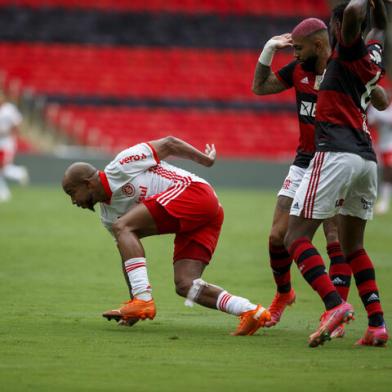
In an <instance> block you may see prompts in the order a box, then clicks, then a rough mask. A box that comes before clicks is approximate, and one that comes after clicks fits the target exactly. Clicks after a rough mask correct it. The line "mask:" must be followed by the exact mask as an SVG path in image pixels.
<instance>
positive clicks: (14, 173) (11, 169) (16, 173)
mask: <svg viewBox="0 0 392 392" xmlns="http://www.w3.org/2000/svg"><path fill="white" fill-rule="evenodd" d="M4 176H5V177H6V178H7V179H8V180H11V181H16V182H18V183H19V184H20V185H27V184H28V183H29V180H30V179H29V173H28V172H27V169H26V168H25V167H24V166H19V165H14V164H13V163H10V164H8V165H7V166H6V167H5V168H4Z"/></svg>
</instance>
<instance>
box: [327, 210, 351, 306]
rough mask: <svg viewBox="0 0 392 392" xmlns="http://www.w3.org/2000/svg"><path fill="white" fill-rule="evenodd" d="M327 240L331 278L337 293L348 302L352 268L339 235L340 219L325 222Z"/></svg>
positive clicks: (330, 219) (335, 218)
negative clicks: (345, 255) (347, 261)
mask: <svg viewBox="0 0 392 392" xmlns="http://www.w3.org/2000/svg"><path fill="white" fill-rule="evenodd" d="M323 229H324V235H325V239H326V241H327V253H328V256H329V259H330V266H329V277H330V278H331V280H332V283H333V284H334V286H335V288H336V290H337V292H338V293H339V295H340V296H341V297H342V299H343V300H344V301H347V297H348V292H349V290H350V282H351V267H350V264H348V263H346V259H345V257H344V255H343V251H342V249H341V244H340V241H339V235H338V218H337V216H334V217H333V218H329V219H326V220H325V221H324V222H323Z"/></svg>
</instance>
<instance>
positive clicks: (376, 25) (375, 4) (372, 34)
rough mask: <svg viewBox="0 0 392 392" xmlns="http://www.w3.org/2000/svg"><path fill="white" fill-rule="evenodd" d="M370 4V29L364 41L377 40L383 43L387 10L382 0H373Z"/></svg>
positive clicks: (386, 24) (386, 23)
mask: <svg viewBox="0 0 392 392" xmlns="http://www.w3.org/2000/svg"><path fill="white" fill-rule="evenodd" d="M370 4H371V10H372V29H371V30H370V31H369V33H368V35H367V37H366V42H369V41H373V40H377V41H380V42H381V43H383V42H384V39H385V30H386V29H387V26H388V16H387V10H386V8H385V4H384V1H383V0H373V1H371V2H370Z"/></svg>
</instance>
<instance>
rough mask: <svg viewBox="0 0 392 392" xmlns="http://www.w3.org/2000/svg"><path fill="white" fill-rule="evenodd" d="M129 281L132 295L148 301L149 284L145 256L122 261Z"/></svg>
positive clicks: (149, 296) (149, 295)
mask: <svg viewBox="0 0 392 392" xmlns="http://www.w3.org/2000/svg"><path fill="white" fill-rule="evenodd" d="M124 266H125V271H126V272H127V275H128V279H129V283H130V284H131V287H132V295H133V296H134V297H135V298H137V299H141V300H143V301H150V300H151V299H152V295H151V291H152V290H151V285H150V282H149V280H148V275H147V265H146V258H145V257H135V258H133V259H129V260H127V261H125V262H124Z"/></svg>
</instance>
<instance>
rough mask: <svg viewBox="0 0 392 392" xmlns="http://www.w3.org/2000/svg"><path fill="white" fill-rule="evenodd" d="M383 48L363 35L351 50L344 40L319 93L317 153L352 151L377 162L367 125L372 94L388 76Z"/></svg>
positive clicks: (329, 66)
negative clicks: (385, 74) (379, 82)
mask: <svg viewBox="0 0 392 392" xmlns="http://www.w3.org/2000/svg"><path fill="white" fill-rule="evenodd" d="M382 52H383V51H382V46H381V44H380V43H379V42H375V41H373V42H369V43H368V44H367V45H366V44H365V42H364V40H363V38H362V37H361V36H360V37H358V39H357V40H356V41H355V42H354V43H353V44H352V45H351V46H349V47H347V46H344V45H343V44H342V42H341V40H340V42H339V43H338V44H337V46H336V48H335V50H334V52H333V53H332V56H331V58H330V60H329V62H328V66H327V70H326V72H325V76H324V80H323V82H322V83H321V86H320V91H319V93H318V104H317V113H316V149H317V151H336V152H350V153H354V154H357V155H360V156H362V157H363V158H365V159H368V160H372V161H377V159H376V155H375V153H374V151H373V147H372V140H371V137H370V133H369V130H368V125H367V117H366V108H367V107H368V105H369V102H370V94H371V92H372V90H373V88H374V87H375V85H376V84H377V82H378V81H379V80H380V78H381V77H382V76H383V74H384V68H383V64H382Z"/></svg>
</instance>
